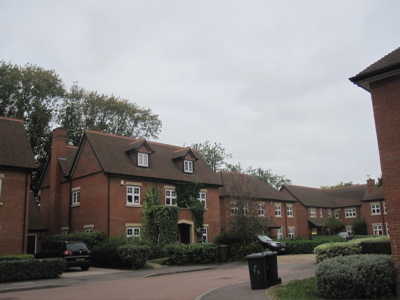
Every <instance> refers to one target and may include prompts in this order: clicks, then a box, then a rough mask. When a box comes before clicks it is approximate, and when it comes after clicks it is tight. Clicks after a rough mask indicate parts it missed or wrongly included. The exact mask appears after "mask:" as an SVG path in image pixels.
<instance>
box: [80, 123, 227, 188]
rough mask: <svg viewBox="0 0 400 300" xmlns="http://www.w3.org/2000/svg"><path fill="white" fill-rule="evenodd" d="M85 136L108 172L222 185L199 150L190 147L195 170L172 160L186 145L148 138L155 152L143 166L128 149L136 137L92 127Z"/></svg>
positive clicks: (86, 131) (104, 169)
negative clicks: (179, 165) (105, 131)
mask: <svg viewBox="0 0 400 300" xmlns="http://www.w3.org/2000/svg"><path fill="white" fill-rule="evenodd" d="M85 138H86V139H87V140H88V142H89V143H90V145H91V147H92V149H93V151H94V153H95V155H96V157H97V159H98V161H99V163H100V165H101V167H102V168H103V171H104V172H105V173H108V174H114V175H120V176H136V177H143V178H149V179H163V180H171V181H198V182H201V183H203V184H210V185H217V186H220V185H221V180H220V179H219V177H218V176H217V174H215V173H214V172H213V171H212V170H211V168H210V167H209V165H208V164H207V163H206V161H205V160H204V159H203V158H202V156H201V155H200V154H199V153H198V152H197V151H196V150H191V151H193V154H194V155H195V156H196V157H197V158H198V161H197V162H196V169H195V170H196V171H195V172H194V173H192V174H187V173H184V172H183V171H182V169H180V168H179V167H178V165H177V164H176V163H175V162H174V161H173V158H174V157H175V152H176V151H180V150H184V149H186V148H184V147H178V146H172V145H167V144H161V143H156V142H150V141H146V142H147V143H148V144H149V146H150V147H151V149H153V151H154V154H153V155H152V156H151V162H150V166H149V167H148V168H143V167H138V166H136V165H135V164H134V163H133V161H132V159H131V158H130V156H129V155H128V154H127V153H126V150H127V149H129V145H130V144H131V143H132V142H135V141H137V139H134V138H129V137H123V136H118V135H113V134H108V133H102V132H97V131H92V130H85V134H84V138H83V140H82V142H83V141H84V140H85ZM78 155H79V154H78Z"/></svg>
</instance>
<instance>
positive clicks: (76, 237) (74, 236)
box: [45, 231, 108, 250]
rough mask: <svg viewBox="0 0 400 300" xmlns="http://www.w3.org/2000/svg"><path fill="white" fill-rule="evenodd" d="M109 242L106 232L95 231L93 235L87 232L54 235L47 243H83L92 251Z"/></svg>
mask: <svg viewBox="0 0 400 300" xmlns="http://www.w3.org/2000/svg"><path fill="white" fill-rule="evenodd" d="M107 240H108V237H107V234H106V233H105V232H104V231H95V232H91V233H86V232H74V233H68V234H54V235H51V236H50V237H49V238H48V239H47V240H46V242H45V243H47V242H60V241H82V242H84V243H85V244H86V246H87V247H88V248H89V249H90V250H92V249H93V248H95V247H96V246H97V245H100V244H101V243H104V242H105V241H107Z"/></svg>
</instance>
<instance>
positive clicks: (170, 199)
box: [165, 190, 177, 206]
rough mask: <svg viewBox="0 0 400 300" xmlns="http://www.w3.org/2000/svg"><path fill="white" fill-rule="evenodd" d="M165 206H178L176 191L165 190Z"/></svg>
mask: <svg viewBox="0 0 400 300" xmlns="http://www.w3.org/2000/svg"><path fill="white" fill-rule="evenodd" d="M165 205H171V206H177V203H176V191H175V190H165Z"/></svg>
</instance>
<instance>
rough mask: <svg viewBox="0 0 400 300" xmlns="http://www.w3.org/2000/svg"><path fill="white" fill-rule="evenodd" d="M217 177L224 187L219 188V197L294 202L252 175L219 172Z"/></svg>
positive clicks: (291, 198)
mask: <svg viewBox="0 0 400 300" xmlns="http://www.w3.org/2000/svg"><path fill="white" fill-rule="evenodd" d="M219 175H220V176H221V181H222V183H223V185H224V186H223V187H221V188H220V195H221V196H227V197H243V196H246V197H250V198H255V199H260V200H276V201H292V202H295V201H296V199H294V198H293V197H290V196H289V195H287V194H285V193H282V192H280V191H278V190H276V189H274V188H273V187H272V186H270V185H268V184H266V183H264V182H262V181H261V180H259V179H257V178H256V177H254V176H252V175H247V174H240V173H231V172H224V171H221V172H219Z"/></svg>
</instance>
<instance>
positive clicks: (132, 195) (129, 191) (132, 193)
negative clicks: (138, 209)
mask: <svg viewBox="0 0 400 300" xmlns="http://www.w3.org/2000/svg"><path fill="white" fill-rule="evenodd" d="M126 204H136V205H139V204H140V187H139V186H133V185H127V186H126Z"/></svg>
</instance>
